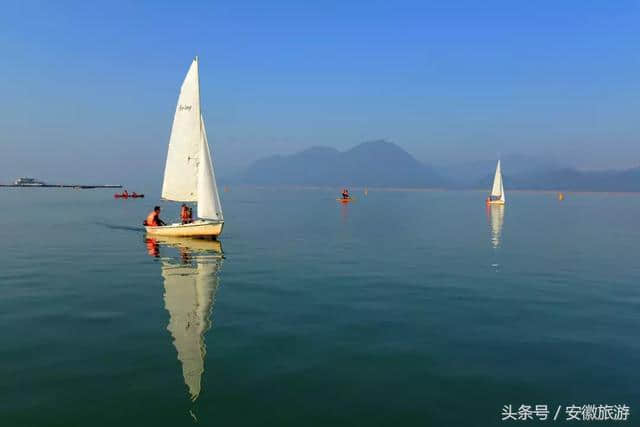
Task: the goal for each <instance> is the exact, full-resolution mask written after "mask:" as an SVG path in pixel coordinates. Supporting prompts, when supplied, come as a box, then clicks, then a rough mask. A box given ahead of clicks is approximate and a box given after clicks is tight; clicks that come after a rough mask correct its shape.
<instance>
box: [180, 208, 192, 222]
mask: <svg viewBox="0 0 640 427" xmlns="http://www.w3.org/2000/svg"><path fill="white" fill-rule="evenodd" d="M189 216H190V215H189V208H187V207H184V208H182V211H180V218H182V220H183V221H188V220H189V219H190V218H189Z"/></svg>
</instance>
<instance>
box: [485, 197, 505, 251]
mask: <svg viewBox="0 0 640 427" xmlns="http://www.w3.org/2000/svg"><path fill="white" fill-rule="evenodd" d="M487 215H488V217H489V222H490V224H491V244H492V245H493V247H494V248H496V249H497V248H499V247H500V243H501V237H502V224H503V222H504V205H489V206H487Z"/></svg>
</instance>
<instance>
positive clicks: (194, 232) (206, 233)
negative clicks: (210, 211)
mask: <svg viewBox="0 0 640 427" xmlns="http://www.w3.org/2000/svg"><path fill="white" fill-rule="evenodd" d="M223 225H224V221H207V220H197V221H194V222H192V223H190V224H169V225H163V226H160V227H148V226H145V229H146V230H147V234H149V235H152V236H168V237H200V238H213V239H215V238H217V237H218V236H219V235H220V234H222V227H223Z"/></svg>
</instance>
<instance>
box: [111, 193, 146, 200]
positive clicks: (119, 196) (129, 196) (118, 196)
mask: <svg viewBox="0 0 640 427" xmlns="http://www.w3.org/2000/svg"><path fill="white" fill-rule="evenodd" d="M113 197H115V198H116V199H139V198H141V197H144V194H122V193H120V194H114V195H113Z"/></svg>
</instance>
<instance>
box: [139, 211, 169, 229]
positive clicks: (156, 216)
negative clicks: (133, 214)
mask: <svg viewBox="0 0 640 427" xmlns="http://www.w3.org/2000/svg"><path fill="white" fill-rule="evenodd" d="M142 224H143V225H146V226H147V227H159V226H161V225H166V224H165V222H164V221H163V220H161V219H160V206H156V207H154V208H153V211H151V213H149V215H147V219H146V220H145V221H144V222H143V223H142Z"/></svg>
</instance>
